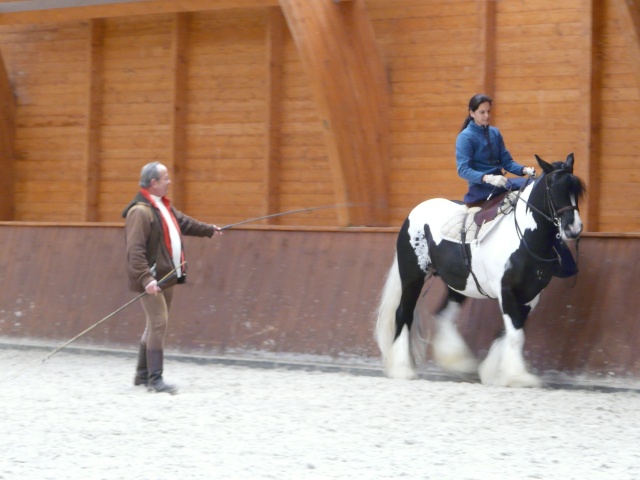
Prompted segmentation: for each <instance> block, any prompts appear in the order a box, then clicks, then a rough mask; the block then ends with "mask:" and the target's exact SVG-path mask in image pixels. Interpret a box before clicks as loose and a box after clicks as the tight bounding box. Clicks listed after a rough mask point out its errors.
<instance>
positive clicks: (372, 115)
mask: <svg viewBox="0 0 640 480" xmlns="http://www.w3.org/2000/svg"><path fill="white" fill-rule="evenodd" d="M280 6H281V7H282V11H283V13H284V16H285V18H286V20H287V24H288V26H289V30H290V31H291V34H292V37H293V40H294V42H295V44H296V48H297V50H298V53H299V55H300V58H301V59H302V64H303V65H304V67H305V70H306V72H307V78H308V79H309V82H310V84H311V86H312V89H313V92H314V95H315V98H316V101H317V104H318V113H319V114H320V120H321V122H322V127H323V130H324V137H325V142H326V146H327V152H328V157H329V164H330V166H331V172H332V175H333V179H334V186H335V187H334V188H335V191H336V203H338V204H346V203H349V204H352V206H351V208H347V207H346V206H343V207H341V208H340V209H339V210H338V222H339V224H340V225H341V226H348V225H349V226H358V225H367V226H378V225H386V224H387V219H388V200H389V199H388V197H389V193H388V186H387V182H388V178H387V172H388V168H389V167H388V163H389V157H390V150H391V147H390V142H391V141H390V108H391V107H390V105H391V99H390V86H389V81H388V79H387V72H386V71H385V68H384V64H383V61H382V57H381V55H380V52H379V51H378V47H377V43H376V39H375V35H374V31H373V26H372V25H371V21H370V20H369V17H368V14H367V9H366V6H365V3H364V0H353V1H349V2H336V1H329V0H322V1H321V0H313V1H309V0H280ZM363 59H366V61H364V60H363Z"/></svg>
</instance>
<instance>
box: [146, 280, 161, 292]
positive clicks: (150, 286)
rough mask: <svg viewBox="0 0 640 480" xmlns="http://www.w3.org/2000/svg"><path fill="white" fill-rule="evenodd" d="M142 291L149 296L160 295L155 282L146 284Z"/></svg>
mask: <svg viewBox="0 0 640 480" xmlns="http://www.w3.org/2000/svg"><path fill="white" fill-rule="evenodd" d="M144 291H145V292H147V293H148V294H149V295H157V294H158V293H160V292H161V291H162V290H161V289H160V287H159V286H158V281H157V280H151V281H150V282H149V283H147V285H146V286H145V287H144Z"/></svg>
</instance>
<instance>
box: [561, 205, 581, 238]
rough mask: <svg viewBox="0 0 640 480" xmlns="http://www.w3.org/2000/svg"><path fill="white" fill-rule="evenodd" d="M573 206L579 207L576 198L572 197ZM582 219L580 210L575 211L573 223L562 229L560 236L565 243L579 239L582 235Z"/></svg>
mask: <svg viewBox="0 0 640 480" xmlns="http://www.w3.org/2000/svg"><path fill="white" fill-rule="evenodd" d="M571 204H572V205H573V206H574V207H575V206H576V205H577V202H576V197H575V196H574V195H571ZM582 228H583V225H582V217H580V212H578V210H574V211H573V222H571V223H570V224H568V225H567V226H566V227H565V228H561V229H560V236H561V237H562V240H564V241H565V242H567V241H570V240H573V239H575V238H577V237H578V236H579V235H580V233H582Z"/></svg>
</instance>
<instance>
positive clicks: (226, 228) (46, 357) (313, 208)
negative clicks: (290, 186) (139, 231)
mask: <svg viewBox="0 0 640 480" xmlns="http://www.w3.org/2000/svg"><path fill="white" fill-rule="evenodd" d="M352 206H354V204H352V203H347V204H336V205H322V206H320V207H310V208H300V209H297V210H289V211H286V212H280V213H272V214H270V215H262V216H260V217H255V218H250V219H248V220H243V221H241V222H237V223H232V224H230V225H226V226H224V227H222V228H220V231H222V230H229V229H230V228H233V227H237V226H238V225H244V224H245V223H250V222H257V221H258V220H264V219H266V218H273V217H281V216H283V215H291V214H293V213H303V212H311V211H313V210H321V209H325V208H338V207H352ZM185 263H186V262H182V263H181V264H180V265H178V266H177V267H176V268H174V269H173V270H171V271H170V272H169V273H167V274H166V275H165V276H164V277H163V278H162V279H160V281H158V285H160V284H162V283H163V282H165V281H167V280H168V279H169V278H170V277H171V276H172V275H173V274H174V273H175V272H176V271H177V270H178V268H181V267H182V266H184V265H185ZM146 294H147V292H142V293H141V294H140V295H138V296H137V297H135V298H132V299H131V300H129V301H128V302H127V303H125V304H124V305H122V306H121V307H120V308H118V309H117V310H114V311H113V312H111V313H110V314H109V315H107V316H106V317H104V318H102V319H100V320H99V321H97V322H96V323H94V324H93V325H91V326H90V327H88V328H86V329H85V330H83V331H82V332H80V333H79V334H78V335H76V336H75V337H73V338H72V339H70V340H68V341H66V342H65V343H63V344H62V345H60V346H59V347H57V348H56V349H55V350H53V351H51V352H50V353H48V354H47V355H46V356H44V357H43V358H41V359H39V360H37V361H36V362H34V363H33V365H28V366H27V367H25V368H23V369H22V370H19V371H18V372H16V373H14V374H13V375H10V376H8V377H6V378H5V379H4V380H0V383H3V382H7V381H9V380H12V379H14V378H16V377H18V376H19V375H21V374H22V373H23V372H24V371H26V370H27V369H29V368H31V367H32V366H35V365H38V364H42V363H44V362H46V361H47V360H49V359H50V358H51V357H53V356H54V355H55V354H56V353H58V352H59V351H60V350H63V349H64V348H66V347H68V346H69V345H70V344H71V343H73V342H75V341H76V340H78V339H79V338H80V337H82V336H83V335H86V334H87V333H88V332H90V331H91V330H93V329H94V328H96V327H97V326H98V325H101V324H102V323H104V322H106V321H107V320H109V319H110V318H112V317H113V316H115V315H117V314H118V313H120V312H121V311H122V310H124V309H125V308H127V307H128V306H129V305H131V304H133V303H135V302H137V301H138V300H140V299H141V298H142V297H144V296H145V295H146Z"/></svg>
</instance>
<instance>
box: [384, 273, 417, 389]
mask: <svg viewBox="0 0 640 480" xmlns="http://www.w3.org/2000/svg"><path fill="white" fill-rule="evenodd" d="M424 278H425V276H424V274H422V276H420V277H418V278H413V279H411V280H410V281H405V280H403V281H402V296H401V298H400V305H399V306H398V308H397V310H396V328H395V336H394V340H393V345H392V346H391V351H390V353H389V355H388V356H387V357H386V359H385V367H386V371H387V375H388V376H389V377H391V378H400V379H407V380H413V379H414V378H416V377H417V374H416V365H417V363H419V362H420V361H421V360H422V358H423V357H424V353H422V352H423V350H424V345H421V335H420V325H419V321H415V320H417V318H416V316H414V310H415V308H416V304H417V303H418V298H419V297H420V292H421V291H422V286H423V284H424Z"/></svg>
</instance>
